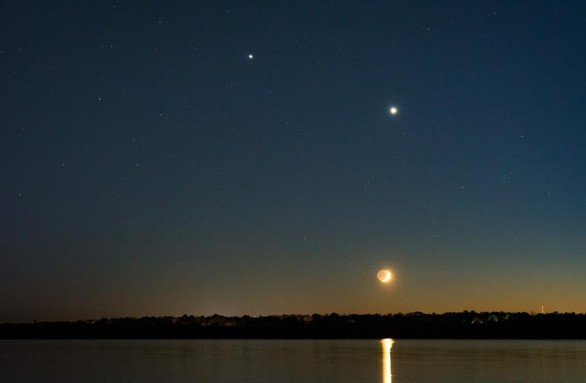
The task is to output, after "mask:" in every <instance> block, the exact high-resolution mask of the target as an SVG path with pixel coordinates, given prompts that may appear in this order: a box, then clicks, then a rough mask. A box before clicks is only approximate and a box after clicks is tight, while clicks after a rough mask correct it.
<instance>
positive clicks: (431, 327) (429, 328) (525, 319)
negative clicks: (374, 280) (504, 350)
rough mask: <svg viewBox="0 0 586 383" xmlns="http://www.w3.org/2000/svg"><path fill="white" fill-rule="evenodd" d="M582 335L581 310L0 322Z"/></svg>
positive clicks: (100, 327)
mask: <svg viewBox="0 0 586 383" xmlns="http://www.w3.org/2000/svg"><path fill="white" fill-rule="evenodd" d="M237 338H238V339H377V338H378V339H380V338H397V339H400V338H410V339H586V314H584V313H580V314H576V313H548V314H529V313H508V312H475V311H464V312H457V313H445V314H426V313H421V312H416V313H408V314H402V313H398V314H386V315H381V314H349V315H338V314H336V313H333V314H327V315H319V314H313V315H272V316H261V317H251V316H242V317H228V316H222V315H213V316H207V317H205V316H193V315H189V316H188V315H183V316H181V317H168V316H167V317H142V318H109V319H108V318H102V319H98V320H83V321H73V322H36V323H19V324H13V323H4V324H0V339H237Z"/></svg>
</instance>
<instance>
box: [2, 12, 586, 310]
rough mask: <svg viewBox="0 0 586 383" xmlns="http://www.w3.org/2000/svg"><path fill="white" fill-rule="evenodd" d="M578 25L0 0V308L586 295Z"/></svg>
mask: <svg viewBox="0 0 586 383" xmlns="http://www.w3.org/2000/svg"><path fill="white" fill-rule="evenodd" d="M585 25H586V3H585V2H582V1H569V0H568V1H542V2H538V1H494V2H493V1H407V0H406V1H390V0H388V1H287V2H285V1H282V2H281V1H266V2H260V1H259V2H253V1H250V2H248V1H164V2H163V1H161V2H155V1H148V2H144V1H141V2H118V1H115V2H112V1H101V2H89V1H81V2H76V1H55V2H48V1H40V0H39V1H17V0H14V1H12V0H9V1H2V2H1V4H0V163H1V167H0V321H33V320H75V319H89V318H100V317H104V316H106V317H112V316H143V315H182V314H184V313H187V314H194V315H211V314H214V313H218V314H224V315H244V314H249V315H267V314H284V313H299V314H304V313H309V314H311V313H328V312H338V313H375V312H378V313H388V312H411V311H424V312H445V311H460V310H466V309H468V310H477V311H484V310H505V311H540V310H541V305H544V307H545V310H546V311H556V310H557V311H570V312H571V311H575V312H584V311H586V69H585V68H586V43H585V41H586V32H585ZM250 55H252V56H250ZM251 57H252V58H251ZM391 106H395V107H396V108H398V113H397V114H395V115H392V114H391V113H389V108H390V107H391ZM382 267H389V268H391V269H392V270H393V271H394V273H395V279H394V281H393V283H391V284H390V285H382V284H381V283H380V282H379V281H378V280H377V278H376V273H377V271H378V270H379V269H380V268H382Z"/></svg>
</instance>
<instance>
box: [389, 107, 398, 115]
mask: <svg viewBox="0 0 586 383" xmlns="http://www.w3.org/2000/svg"><path fill="white" fill-rule="evenodd" d="M389 113H390V114H392V115H393V116H394V115H395V114H397V113H399V109H397V107H396V106H391V107H390V108H389Z"/></svg>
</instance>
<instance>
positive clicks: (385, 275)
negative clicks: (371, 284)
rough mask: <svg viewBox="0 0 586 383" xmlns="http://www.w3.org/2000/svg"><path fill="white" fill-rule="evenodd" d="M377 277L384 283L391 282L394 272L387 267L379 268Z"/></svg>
mask: <svg viewBox="0 0 586 383" xmlns="http://www.w3.org/2000/svg"><path fill="white" fill-rule="evenodd" d="M376 277H377V278H378V280H379V281H381V282H382V283H389V282H390V281H391V279H393V273H391V272H390V271H389V270H387V269H382V270H379V271H378V273H376Z"/></svg>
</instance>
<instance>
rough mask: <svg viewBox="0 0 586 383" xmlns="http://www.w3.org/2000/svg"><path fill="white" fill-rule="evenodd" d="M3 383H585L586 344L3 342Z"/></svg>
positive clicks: (0, 349) (0, 355) (0, 347)
mask: <svg viewBox="0 0 586 383" xmlns="http://www.w3.org/2000/svg"><path fill="white" fill-rule="evenodd" d="M0 377H1V378H0V380H1V381H2V382H11V383H12V382H14V383H18V382H35V383H39V382H100V383H103V382H110V383H111V382H114V383H116V382H125V383H128V382H382V383H391V382H392V383H420V382H433V383H444V382H466V383H471V382H476V383H483V382H487V383H488V382H490V383H495V382H516V383H519V382H532V383H535V382H564V383H569V382H581V383H583V382H586V341H541V340H534V341H514V340H513V341H511V340H505V341H503V340H474V341H468V340H396V341H394V342H393V341H392V340H390V339H385V340H66V341H65V340H48V341H37V340H34V341H13V340H4V341H0Z"/></svg>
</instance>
